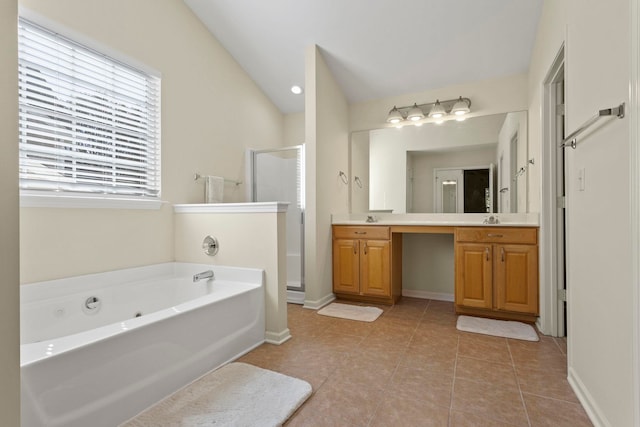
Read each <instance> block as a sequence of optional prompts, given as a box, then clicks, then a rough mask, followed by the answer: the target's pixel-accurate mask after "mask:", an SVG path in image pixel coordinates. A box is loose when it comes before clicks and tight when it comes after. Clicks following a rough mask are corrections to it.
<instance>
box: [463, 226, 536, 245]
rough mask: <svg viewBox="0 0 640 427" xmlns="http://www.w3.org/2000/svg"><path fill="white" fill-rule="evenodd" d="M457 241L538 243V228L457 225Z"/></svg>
mask: <svg viewBox="0 0 640 427" xmlns="http://www.w3.org/2000/svg"><path fill="white" fill-rule="evenodd" d="M456 241H458V242H478V243H523V244H531V245H536V244H538V229H537V228H534V227H457V229H456Z"/></svg>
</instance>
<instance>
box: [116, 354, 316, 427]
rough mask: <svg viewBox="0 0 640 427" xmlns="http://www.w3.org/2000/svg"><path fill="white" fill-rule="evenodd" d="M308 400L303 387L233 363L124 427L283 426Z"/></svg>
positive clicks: (295, 381) (308, 391) (306, 385)
mask: <svg viewBox="0 0 640 427" xmlns="http://www.w3.org/2000/svg"><path fill="white" fill-rule="evenodd" d="M310 395H311V385H309V383H308V382H306V381H302V380H299V379H297V378H292V377H289V376H286V375H282V374H279V373H277V372H273V371H269V370H266V369H262V368H257V367H255V366H253V365H248V364H246V363H240V362H236V363H230V364H228V365H226V366H223V367H222V368H220V369H218V370H216V371H214V372H211V373H209V374H207V375H205V376H204V377H202V378H200V379H199V380H197V381H196V382H194V383H193V384H191V385H189V386H187V387H185V388H183V389H182V390H180V391H178V392H177V393H175V394H173V395H172V396H170V397H168V398H167V399H165V400H163V401H162V402H160V403H158V404H157V405H155V406H153V407H152V408H150V409H148V410H147V411H145V412H143V413H142V414H140V415H138V416H137V417H136V418H134V419H133V420H131V421H129V422H128V423H126V424H124V426H126V427H142V426H144V427H148V426H176V427H177V426H185V427H186V426H213V425H216V426H218V425H219V426H237V427H241V426H242V427H267V426H269V427H271V426H281V425H282V424H283V423H284V422H285V421H286V420H287V419H288V418H289V417H290V416H291V415H292V414H293V413H294V412H295V411H296V409H298V407H300V405H302V404H303V403H304V401H305V400H307V398H308V397H309V396H310Z"/></svg>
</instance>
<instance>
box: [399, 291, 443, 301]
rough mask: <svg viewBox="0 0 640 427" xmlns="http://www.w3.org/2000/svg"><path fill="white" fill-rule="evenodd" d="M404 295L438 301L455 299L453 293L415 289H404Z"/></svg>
mask: <svg viewBox="0 0 640 427" xmlns="http://www.w3.org/2000/svg"><path fill="white" fill-rule="evenodd" d="M402 296H403V297H411V298H422V299H433V300H436V301H449V302H453V300H454V298H453V294H445V293H442V292H429V291H418V290H413V289H403V290H402Z"/></svg>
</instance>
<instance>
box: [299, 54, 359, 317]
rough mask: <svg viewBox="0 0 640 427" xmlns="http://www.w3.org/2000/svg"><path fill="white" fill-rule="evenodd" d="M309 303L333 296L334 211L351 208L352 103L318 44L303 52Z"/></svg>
mask: <svg viewBox="0 0 640 427" xmlns="http://www.w3.org/2000/svg"><path fill="white" fill-rule="evenodd" d="M305 70H306V76H305V114H306V116H305V141H306V144H307V145H306V156H307V157H306V167H307V173H306V177H307V181H306V197H307V200H306V206H307V215H306V223H305V306H307V307H310V308H317V307H320V306H322V305H324V304H326V303H327V302H328V301H330V300H331V299H332V298H333V292H332V288H333V279H332V267H331V265H332V258H331V250H332V248H331V214H332V213H346V212H348V210H349V207H348V204H349V187H348V185H346V184H344V183H343V182H342V180H341V179H340V177H339V172H340V171H343V172H344V173H345V174H346V173H348V171H349V156H348V143H349V130H348V127H349V123H348V117H349V112H348V106H347V101H346V99H345V97H344V94H343V93H342V92H341V91H340V88H339V87H338V85H337V83H336V82H335V80H334V78H333V76H332V75H331V72H330V71H329V68H328V67H327V65H326V64H325V62H324V59H323V58H322V54H321V53H320V51H319V49H318V48H317V47H316V46H309V47H308V48H307V50H306V52H305Z"/></svg>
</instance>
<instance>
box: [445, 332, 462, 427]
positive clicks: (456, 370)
mask: <svg viewBox="0 0 640 427" xmlns="http://www.w3.org/2000/svg"><path fill="white" fill-rule="evenodd" d="M458 357H460V335H458V336H457V342H456V360H455V361H454V363H453V378H452V380H451V399H449V420H448V421H449V422H448V423H447V425H448V426H449V427H451V423H452V418H453V393H455V389H456V375H457V374H458Z"/></svg>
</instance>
